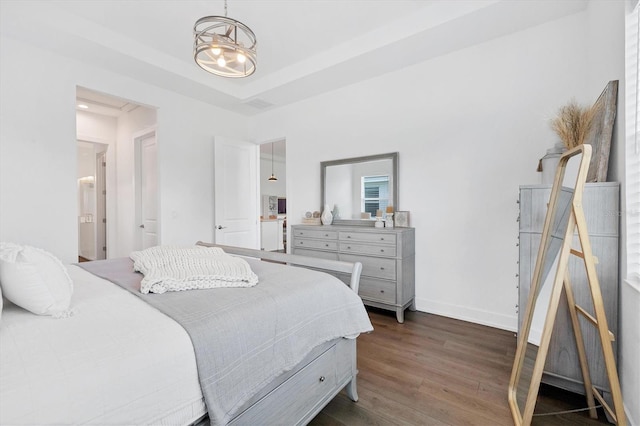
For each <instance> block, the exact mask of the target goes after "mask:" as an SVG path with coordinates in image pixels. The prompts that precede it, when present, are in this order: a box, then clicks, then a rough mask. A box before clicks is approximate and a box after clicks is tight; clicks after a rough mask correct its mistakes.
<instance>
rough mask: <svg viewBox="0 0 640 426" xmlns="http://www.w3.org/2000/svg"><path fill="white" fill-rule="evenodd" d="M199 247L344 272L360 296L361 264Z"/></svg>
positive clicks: (243, 250) (214, 245)
mask: <svg viewBox="0 0 640 426" xmlns="http://www.w3.org/2000/svg"><path fill="white" fill-rule="evenodd" d="M196 245H198V246H205V247H220V248H221V249H222V250H224V251H225V252H226V253H229V254H235V255H238V256H247V257H255V258H257V259H264V260H270V261H273V262H282V263H286V264H288V265H297V266H304V267H308V268H317V269H325V270H329V271H333V272H342V273H346V274H350V275H351V281H350V283H349V287H351V290H353V291H354V292H355V293H356V294H358V286H359V285H360V274H361V273H362V263H360V262H354V263H351V262H343V261H340V260H329V259H320V258H315V257H307V256H299V255H296V254H287V253H279V252H275V251H264V250H256V249H249V248H244V247H233V246H225V245H220V244H212V243H205V242H203V241H198V242H197V243H196Z"/></svg>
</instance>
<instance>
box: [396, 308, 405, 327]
mask: <svg viewBox="0 0 640 426" xmlns="http://www.w3.org/2000/svg"><path fill="white" fill-rule="evenodd" d="M396 319H397V320H398V322H399V323H400V324H402V323H403V322H404V308H398V309H396Z"/></svg>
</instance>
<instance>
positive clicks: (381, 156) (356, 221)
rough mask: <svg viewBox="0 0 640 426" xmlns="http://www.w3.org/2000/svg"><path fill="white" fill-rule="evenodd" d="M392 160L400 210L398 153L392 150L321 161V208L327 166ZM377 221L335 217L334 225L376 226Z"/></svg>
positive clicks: (396, 207)
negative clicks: (385, 152)
mask: <svg viewBox="0 0 640 426" xmlns="http://www.w3.org/2000/svg"><path fill="white" fill-rule="evenodd" d="M379 160H391V166H392V171H391V175H392V178H393V197H392V200H391V202H392V203H393V204H392V206H393V210H394V212H395V211H397V210H398V153H397V152H390V153H387V154H377V155H367V156H363V157H354V158H343V159H341V160H331V161H322V162H321V163H320V210H322V207H323V206H324V205H325V204H326V197H325V195H326V188H325V178H326V174H327V172H326V170H327V167H331V166H341V165H344V164H354V163H366V162H368V161H379ZM374 223H375V221H373V220H363V219H334V220H333V223H332V224H333V225H356V226H374Z"/></svg>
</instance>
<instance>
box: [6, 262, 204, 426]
mask: <svg viewBox="0 0 640 426" xmlns="http://www.w3.org/2000/svg"><path fill="white" fill-rule="evenodd" d="M68 271H69V275H70V276H71V278H72V280H73V281H74V294H73V299H72V302H71V306H72V308H73V309H74V313H75V315H74V316H72V317H70V318H63V319H53V318H51V317H43V316H38V315H34V314H32V313H30V312H27V311H25V310H23V309H21V308H19V307H17V306H15V305H13V304H12V303H9V302H5V305H4V308H3V312H2V323H1V324H0V404H1V405H0V424H2V425H27V424H28V425H40V424H78V423H87V424H100V425H108V424H110V425H131V424H135V425H139V424H153V425H164V424H189V423H190V422H193V421H195V420H196V419H198V418H199V417H201V416H202V415H203V414H204V413H205V412H206V408H205V405H204V402H203V398H202V393H201V390H200V384H199V382H198V376H197V369H196V362H195V356H194V352H193V347H192V345H191V340H190V338H189V336H188V335H187V333H186V331H185V330H184V329H183V328H182V327H181V326H180V325H179V324H178V323H176V322H175V321H173V320H172V319H170V318H169V317H167V316H165V315H164V314H162V313H160V312H159V311H157V310H156V309H155V308H153V307H151V306H149V305H147V304H146V303H145V302H143V301H142V300H139V299H138V298H137V297H136V296H134V295H132V294H129V293H128V292H127V291H126V290H123V289H121V288H119V287H117V286H114V285H113V284H111V283H109V282H106V281H104V280H102V279H100V278H98V277H96V276H94V275H92V274H90V273H89V272H86V271H84V270H82V269H80V268H78V267H76V266H69V268H68ZM158 372H160V373H161V374H158Z"/></svg>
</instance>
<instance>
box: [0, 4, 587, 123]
mask: <svg viewBox="0 0 640 426" xmlns="http://www.w3.org/2000/svg"><path fill="white" fill-rule="evenodd" d="M586 4H587V0H555V1H547V0H527V1H524V0H517V1H516V0H499V1H498V0H456V1H452V0H368V1H367V0H228V16H229V17H231V18H234V19H237V20H239V21H241V22H243V23H244V24H246V25H248V26H249V27H250V28H251V29H252V30H253V31H254V33H255V34H256V37H257V40H258V48H257V49H258V67H257V71H256V73H255V74H254V75H252V76H250V77H247V78H243V79H227V78H223V77H218V76H215V75H212V74H209V73H207V72H205V71H203V70H202V69H200V68H199V67H198V66H197V65H195V63H194V61H193V52H192V49H193V25H194V23H195V21H196V20H197V19H199V18H201V17H203V16H207V15H224V1H223V0H208V1H203V0H202V1H201V0H198V1H196V0H137V1H134V0H91V1H86V0H30V1H22V0H2V4H1V7H0V31H1V32H2V34H3V35H4V36H8V37H12V38H16V39H19V40H22V41H26V42H28V43H32V44H35V45H37V46H39V47H42V48H45V49H49V50H53V51H56V52H58V53H60V54H62V55H65V56H69V57H72V58H76V59H79V60H81V61H83V62H86V63H90V64H92V65H95V66H98V67H101V68H104V69H108V70H111V71H114V72H117V73H120V74H124V75H127V76H132V77H133V78H136V79H139V80H143V81H145V82H147V83H150V84H154V85H157V86H159V87H163V88H167V89H169V90H173V91H176V92H178V93H182V94H184V95H186V96H190V97H193V98H196V99H199V100H202V101H204V102H207V103H210V104H212V105H216V106H220V107H222V108H226V109H229V110H232V111H236V112H238V113H241V114H245V115H253V114H256V113H260V112H262V111H265V110H268V109H272V108H277V107H279V106H283V105H288V104H291V103H294V102H297V101H300V100H303V99H306V98H309V97H312V96H316V95H319V94H322V93H325V92H327V91H331V90H335V89H337V88H340V87H344V86H347V85H350V84H353V83H356V82H359V81H362V80H366V79H370V78H374V77H377V76H379V75H382V74H385V73H389V72H393V71H395V70H398V69H402V68H404V67H407V66H410V65H413V64H416V63H419V62H422V61H425V60H428V59H430V58H434V57H437V56H440V55H445V54H447V53H450V52H452V51H455V50H459V49H463V48H465V47H468V46H471V45H473V44H477V43H481V42H484V41H487V40H490V39H493V38H496V37H500V36H503V35H506V34H510V33H513V32H515V31H519V30H522V29H525V28H528V27H531V26H535V25H539V24H541V23H544V22H547V21H550V20H554V19H558V18H560V17H563V16H566V15H569V14H573V13H576V12H579V11H581V10H584V9H585V8H586Z"/></svg>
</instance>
